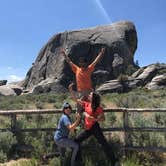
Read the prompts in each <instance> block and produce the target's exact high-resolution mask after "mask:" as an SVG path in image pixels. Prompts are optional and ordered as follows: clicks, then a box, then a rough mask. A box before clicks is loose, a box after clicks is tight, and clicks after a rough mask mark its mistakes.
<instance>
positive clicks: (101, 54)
mask: <svg viewBox="0 0 166 166" xmlns="http://www.w3.org/2000/svg"><path fill="white" fill-rule="evenodd" d="M104 53H105V48H104V47H103V48H102V49H101V51H100V52H99V54H98V55H97V57H96V59H95V60H94V61H93V62H92V63H91V65H93V66H95V65H96V64H97V63H98V62H99V61H100V60H101V58H102V57H103V55H104Z"/></svg>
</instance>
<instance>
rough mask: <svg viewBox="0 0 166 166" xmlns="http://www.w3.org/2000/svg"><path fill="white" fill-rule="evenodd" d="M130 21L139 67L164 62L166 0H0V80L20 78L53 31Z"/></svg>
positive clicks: (165, 59) (165, 51)
mask: <svg viewBox="0 0 166 166" xmlns="http://www.w3.org/2000/svg"><path fill="white" fill-rule="evenodd" d="M121 20H129V21H132V22H133V23H134V24H135V26H136V29H137V34H138V49H137V51H136V53H135V58H134V59H135V60H138V62H139V65H140V66H146V65H149V64H151V63H156V62H160V63H166V0H116V1H115V0H0V59H1V60H0V80H2V79H7V80H8V81H9V82H11V81H17V80H21V79H23V78H24V77H25V75H26V73H27V71H28V69H29V68H30V67H31V65H32V63H33V62H34V61H35V59H36V57H37V55H38V53H39V51H40V49H41V48H42V46H43V45H44V44H46V43H47V41H48V40H49V39H50V38H51V37H52V36H53V35H54V34H56V33H58V32H64V31H66V30H76V29H80V28H81V29H82V28H88V27H94V26H98V25H105V24H111V23H113V22H117V21H121Z"/></svg>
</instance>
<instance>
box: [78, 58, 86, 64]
mask: <svg viewBox="0 0 166 166" xmlns="http://www.w3.org/2000/svg"><path fill="white" fill-rule="evenodd" d="M80 62H84V63H87V62H88V60H87V59H86V58H85V57H80V58H79V63H80Z"/></svg>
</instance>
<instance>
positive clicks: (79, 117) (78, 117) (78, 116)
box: [75, 112, 81, 120]
mask: <svg viewBox="0 0 166 166" xmlns="http://www.w3.org/2000/svg"><path fill="white" fill-rule="evenodd" d="M75 116H76V119H78V120H80V119H81V115H80V114H79V113H78V112H77V113H76V115H75Z"/></svg>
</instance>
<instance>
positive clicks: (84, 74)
mask: <svg viewBox="0 0 166 166" xmlns="http://www.w3.org/2000/svg"><path fill="white" fill-rule="evenodd" d="M71 67H72V71H73V72H74V73H75V75H76V83H77V91H84V90H90V89H92V81H91V74H92V72H93V71H94V65H93V64H90V65H89V66H88V67H87V68H86V69H82V68H80V67H78V66H77V65H75V64H73V63H72V65H71Z"/></svg>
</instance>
